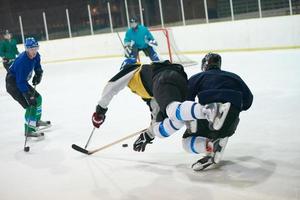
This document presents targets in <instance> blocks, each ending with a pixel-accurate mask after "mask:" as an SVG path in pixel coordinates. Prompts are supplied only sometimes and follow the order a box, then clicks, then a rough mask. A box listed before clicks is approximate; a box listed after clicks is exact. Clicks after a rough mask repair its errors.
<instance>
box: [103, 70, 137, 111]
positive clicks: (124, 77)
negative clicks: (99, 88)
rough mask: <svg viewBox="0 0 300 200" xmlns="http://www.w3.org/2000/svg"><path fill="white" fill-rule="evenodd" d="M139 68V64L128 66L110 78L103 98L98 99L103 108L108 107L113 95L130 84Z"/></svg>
mask: <svg viewBox="0 0 300 200" xmlns="http://www.w3.org/2000/svg"><path fill="white" fill-rule="evenodd" d="M137 69H138V66H136V65H132V66H130V67H126V68H125V69H124V70H122V71H120V72H119V73H117V74H116V75H115V76H114V77H113V78H112V79H110V80H109V81H108V83H107V84H106V86H105V87H104V89H103V92H102V95H101V99H100V100H99V101H98V104H99V105H100V106H101V107H102V108H107V106H108V105H109V103H110V101H111V100H112V99H113V97H114V96H115V95H116V94H118V93H119V92H120V91H121V90H123V89H124V88H125V87H126V86H127V85H128V83H129V81H130V80H131V79H132V77H133V75H134V73H135V72H136V71H137Z"/></svg>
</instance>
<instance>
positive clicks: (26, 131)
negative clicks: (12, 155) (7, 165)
mask: <svg viewBox="0 0 300 200" xmlns="http://www.w3.org/2000/svg"><path fill="white" fill-rule="evenodd" d="M35 88H36V85H35V86H34V87H33V95H32V96H33V97H34V96H35V93H36V90H35ZM32 109H33V106H30V111H29V116H31V114H32ZM29 124H30V117H29V118H28V120H27V127H26V130H25V142H24V151H25V152H28V151H29V150H30V147H29V146H26V144H27V141H28V132H29Z"/></svg>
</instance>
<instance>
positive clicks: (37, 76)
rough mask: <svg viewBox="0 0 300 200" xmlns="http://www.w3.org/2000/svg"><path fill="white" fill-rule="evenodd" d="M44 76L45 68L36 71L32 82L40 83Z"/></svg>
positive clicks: (34, 83)
mask: <svg viewBox="0 0 300 200" xmlns="http://www.w3.org/2000/svg"><path fill="white" fill-rule="evenodd" d="M42 76H43V70H39V71H36V72H35V75H34V76H33V78H32V84H33V85H38V84H39V83H40V82H41V80H42Z"/></svg>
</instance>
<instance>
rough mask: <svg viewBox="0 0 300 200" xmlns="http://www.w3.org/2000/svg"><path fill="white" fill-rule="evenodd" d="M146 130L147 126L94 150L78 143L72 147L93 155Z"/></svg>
mask: <svg viewBox="0 0 300 200" xmlns="http://www.w3.org/2000/svg"><path fill="white" fill-rule="evenodd" d="M146 130H147V129H146V128H145V129H143V130H140V131H137V132H135V133H132V134H130V135H127V136H125V137H123V138H121V139H119V140H116V141H114V142H112V143H109V144H107V145H104V146H103V147H100V148H97V149H94V150H87V149H85V148H81V147H80V146H78V145H76V144H72V148H73V149H75V150H76V151H79V152H81V153H84V154H87V155H91V154H94V153H96V152H98V151H102V150H104V149H106V148H109V147H111V146H113V145H115V144H118V143H120V142H122V141H124V140H127V139H129V138H132V137H134V136H136V135H139V134H141V133H142V132H144V131H146Z"/></svg>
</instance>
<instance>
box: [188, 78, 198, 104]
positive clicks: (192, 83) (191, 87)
mask: <svg viewBox="0 0 300 200" xmlns="http://www.w3.org/2000/svg"><path fill="white" fill-rule="evenodd" d="M198 80H199V75H198V74H196V75H194V76H192V77H191V78H189V80H188V94H187V100H190V101H194V100H195V98H196V96H197V92H198V90H197V83H198Z"/></svg>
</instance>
